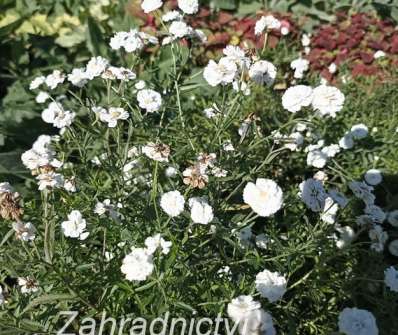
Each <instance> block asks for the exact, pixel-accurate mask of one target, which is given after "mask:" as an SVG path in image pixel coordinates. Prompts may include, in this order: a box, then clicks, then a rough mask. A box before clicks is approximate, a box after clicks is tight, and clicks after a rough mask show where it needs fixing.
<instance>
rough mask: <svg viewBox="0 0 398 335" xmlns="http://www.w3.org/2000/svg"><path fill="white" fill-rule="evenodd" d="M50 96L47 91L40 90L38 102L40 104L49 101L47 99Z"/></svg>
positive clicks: (37, 97)
mask: <svg viewBox="0 0 398 335" xmlns="http://www.w3.org/2000/svg"><path fill="white" fill-rule="evenodd" d="M49 98H50V95H49V94H48V93H47V92H44V91H40V92H39V93H38V94H37V96H36V99H35V100H36V102H37V103H38V104H43V103H45V102H46V101H47V99H49Z"/></svg>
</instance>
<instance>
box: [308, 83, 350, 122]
mask: <svg viewBox="0 0 398 335" xmlns="http://www.w3.org/2000/svg"><path fill="white" fill-rule="evenodd" d="M313 94H314V96H313V100H312V106H313V107H314V109H315V110H317V111H318V112H319V113H320V114H321V115H322V116H325V115H330V116H331V117H335V116H336V112H339V111H340V110H342V108H343V104H344V99H345V98H344V94H343V93H341V92H340V90H339V89H338V88H336V87H333V86H326V85H320V86H318V87H316V88H315V89H314V91H313Z"/></svg>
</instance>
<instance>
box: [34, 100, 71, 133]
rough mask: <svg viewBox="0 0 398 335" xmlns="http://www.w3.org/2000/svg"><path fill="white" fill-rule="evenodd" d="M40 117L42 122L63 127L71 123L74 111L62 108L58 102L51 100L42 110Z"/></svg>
mask: <svg viewBox="0 0 398 335" xmlns="http://www.w3.org/2000/svg"><path fill="white" fill-rule="evenodd" d="M41 117H42V119H43V121H44V122H47V123H51V124H52V125H53V126H54V127H57V128H64V127H69V126H70V125H71V124H72V122H73V120H74V118H75V113H73V112H71V111H68V110H64V108H63V107H62V105H61V104H60V103H59V102H54V101H53V102H50V104H49V105H48V107H47V108H46V109H45V110H43V112H42V114H41Z"/></svg>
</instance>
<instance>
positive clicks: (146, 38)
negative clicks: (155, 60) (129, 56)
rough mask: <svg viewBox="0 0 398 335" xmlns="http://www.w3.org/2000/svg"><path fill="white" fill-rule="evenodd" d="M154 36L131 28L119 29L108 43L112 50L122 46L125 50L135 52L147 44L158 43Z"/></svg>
mask: <svg viewBox="0 0 398 335" xmlns="http://www.w3.org/2000/svg"><path fill="white" fill-rule="evenodd" d="M158 43H159V41H158V39H157V38H156V37H155V36H152V35H149V34H147V33H145V32H142V31H138V30H137V29H131V30H130V31H119V32H117V33H116V34H115V35H114V36H113V37H112V38H111V40H110V42H109V45H110V47H111V48H112V49H113V50H119V49H121V48H123V49H124V50H125V51H126V52H129V53H131V52H137V51H140V50H142V49H143V48H144V47H145V46H146V45H147V44H155V45H156V44H158Z"/></svg>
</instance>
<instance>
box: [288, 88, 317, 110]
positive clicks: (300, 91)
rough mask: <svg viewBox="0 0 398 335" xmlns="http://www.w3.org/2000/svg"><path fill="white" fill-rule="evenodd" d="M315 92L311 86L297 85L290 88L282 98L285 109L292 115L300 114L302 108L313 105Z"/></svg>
mask: <svg viewBox="0 0 398 335" xmlns="http://www.w3.org/2000/svg"><path fill="white" fill-rule="evenodd" d="M312 97H313V90H312V88H311V87H310V86H306V85H297V86H292V87H289V88H288V89H287V90H286V91H285V93H284V94H283V96H282V105H283V108H285V109H286V110H288V111H289V112H291V113H296V112H298V111H299V110H300V109H301V108H302V107H308V106H309V105H311V102H312Z"/></svg>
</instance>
